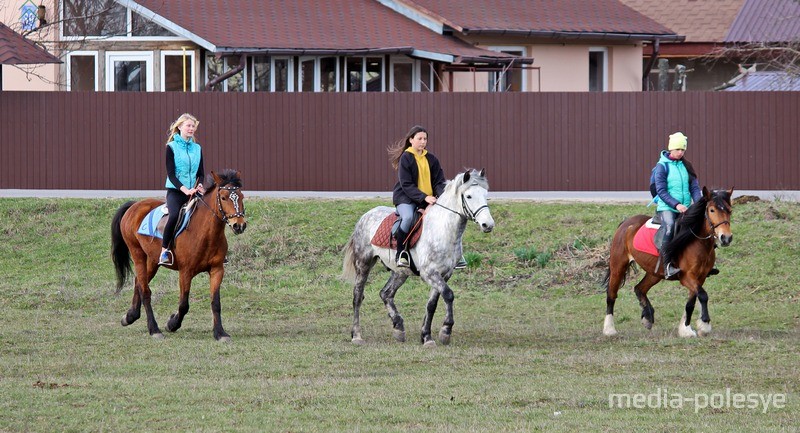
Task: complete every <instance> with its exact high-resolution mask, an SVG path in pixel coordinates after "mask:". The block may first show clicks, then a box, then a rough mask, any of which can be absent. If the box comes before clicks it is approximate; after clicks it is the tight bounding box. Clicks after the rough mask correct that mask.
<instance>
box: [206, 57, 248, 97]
mask: <svg viewBox="0 0 800 433" xmlns="http://www.w3.org/2000/svg"><path fill="white" fill-rule="evenodd" d="M245 64H246V62H245V60H244V59H242V61H241V63H239V66H237V67H235V68H233V69H231V70H229V71H228V72H226V73H224V74H222V75H220V76H218V77H217V78H214V79H212V80H211V81H209V82H208V83H206V90H207V91H210V90H211V89H213V88H214V86H216V85H217V83H221V82H223V81H225V80H227V79H228V78H230V77H232V76H234V75H236V74H238V73H239V72H242V71H243V70H244V67H245Z"/></svg>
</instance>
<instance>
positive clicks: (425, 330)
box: [342, 170, 494, 347]
mask: <svg viewBox="0 0 800 433" xmlns="http://www.w3.org/2000/svg"><path fill="white" fill-rule="evenodd" d="M488 192H489V183H488V181H487V180H486V173H485V170H481V171H480V172H479V171H477V170H468V171H466V172H464V173H459V174H458V175H457V176H456V177H455V178H454V179H453V180H451V181H449V182H448V183H447V185H446V186H445V189H444V192H442V194H441V196H440V197H439V198H438V199H437V201H436V203H435V204H434V205H431V206H428V208H427V210H426V214H425V216H424V218H423V220H422V234H421V235H420V238H419V241H418V242H417V244H416V245H414V246H413V247H411V249H410V250H409V252H410V255H411V260H412V262H413V264H415V265H416V268H417V269H418V271H419V277H420V278H421V279H422V281H424V282H425V283H427V284H428V285H430V286H431V290H430V295H429V297H428V304H427V310H426V314H425V318H424V320H423V323H422V334H421V340H422V343H423V344H424V345H425V346H427V347H435V346H436V342H435V341H434V340H433V339H432V338H431V322H432V320H433V314H434V313H435V312H436V305H437V303H438V302H439V296H441V297H442V298H444V301H445V304H446V308H447V311H446V315H445V318H444V323H443V325H442V328H441V330H440V331H439V341H440V342H441V343H442V344H449V343H450V336H451V334H452V330H453V324H454V323H455V322H454V319H453V299H454V298H455V295H454V294H453V290H452V289H451V288H450V286H448V285H447V281H448V280H449V279H450V276H451V275H452V274H453V269H454V268H455V265H456V262H457V261H458V259H459V258H460V257H461V237H462V235H463V234H464V230H465V229H466V227H467V221H473V222H475V223H476V224H477V225H478V227H480V229H481V231H483V232H484V233H488V232H491V231H492V229H493V228H494V219H492V214H491V212H490V211H489V205H488V203H487V196H488ZM394 212H395V209H394V208H393V207H387V206H378V207H375V208H373V209H371V210H370V211H368V212H367V213H365V214H364V215H363V216H361V218H360V219H359V220H358V222H357V223H356V226H355V230H354V231H353V235H352V236H351V237H350V241H349V242H348V243H347V245H346V246H345V248H344V263H343V265H342V277H343V278H344V279H345V280H348V281H350V282H352V283H354V286H353V328H352V332H351V337H352V342H353V343H354V344H364V340H363V338H362V337H361V323H360V320H359V310H360V308H361V302H362V301H363V300H364V285H365V284H366V282H367V277H368V276H369V273H370V270H371V269H372V267H373V266H374V265H375V263H377V261H378V260H380V261H381V262H382V263H383V265H384V266H385V267H386V268H387V269H389V270H390V271H391V275H390V276H389V280H388V281H387V282H386V284H385V285H384V286H383V289H381V292H380V295H381V299H382V300H383V302H384V304H385V305H386V309H387V310H388V312H389V318H390V319H391V320H392V326H393V335H394V338H395V339H396V340H397V341H400V342H403V341H405V339H406V333H405V327H404V325H403V317H402V316H401V315H400V312H399V311H397V307H396V306H395V304H394V296H395V293H397V290H398V289H399V288H400V286H401V285H403V283H404V282H405V281H406V279H408V277H409V276H410V275H412V273H413V271H412V270H411V269H410V268H400V267H398V266H397V263H396V261H395V251H396V250H395V249H390V248H384V247H378V246H375V245H373V244H372V243H371V240H372V238H373V236H374V235H375V233H376V232H377V230H378V227H379V226H380V225H381V222H382V221H383V220H384V219H385V218H386V217H387V216H389V215H390V214H393V213H394Z"/></svg>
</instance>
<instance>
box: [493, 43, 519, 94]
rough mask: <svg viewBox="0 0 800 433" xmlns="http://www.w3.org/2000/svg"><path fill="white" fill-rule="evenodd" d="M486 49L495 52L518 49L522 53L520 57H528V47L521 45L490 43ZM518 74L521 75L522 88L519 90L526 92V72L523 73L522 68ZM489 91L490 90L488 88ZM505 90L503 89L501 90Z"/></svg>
mask: <svg viewBox="0 0 800 433" xmlns="http://www.w3.org/2000/svg"><path fill="white" fill-rule="evenodd" d="M487 49H489V50H491V51H495V52H503V51H519V52H521V53H522V57H528V49H527V47H525V46H522V45H492V46H489V47H487ZM492 73H493V74H499V72H492ZM519 73H520V75H521V76H522V88H521V89H520V92H527V91H528V74H526V73H525V70H524V69H520V70H519ZM490 91H491V90H490ZM503 92H505V90H503Z"/></svg>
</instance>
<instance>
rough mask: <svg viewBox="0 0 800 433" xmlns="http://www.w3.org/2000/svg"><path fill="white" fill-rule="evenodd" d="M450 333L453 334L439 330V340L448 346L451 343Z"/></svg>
mask: <svg viewBox="0 0 800 433" xmlns="http://www.w3.org/2000/svg"><path fill="white" fill-rule="evenodd" d="M450 335H451V334H445V332H444V331H439V342H440V343H442V344H444V345H445V346H447V345H448V344H450Z"/></svg>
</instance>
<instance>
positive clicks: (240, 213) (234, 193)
mask: <svg viewBox="0 0 800 433" xmlns="http://www.w3.org/2000/svg"><path fill="white" fill-rule="evenodd" d="M223 189H224V190H225V191H230V195H229V197H230V199H231V202H232V203H233V210H234V213H231V214H226V213H225V210H224V209H222V197H221V194H220V190H223ZM240 190H241V188H240V187H238V186H218V187H217V211H218V212H219V215H218V214H217V212H214V211H213V210H212V209H211V206H209V205H208V203H206V201H205V200H203V199H202V198H201V199H200V202H201V203H203V204H204V205H205V206H206V207H207V208H208V210H210V211H211V213H212V214H213V215H214V216H215V217H217V219H218V220H220V221H222V222H223V223H225V224H228V225H230V222H229V220H230V219H231V218H244V216H245V215H244V208H242V209H241V210H239V194H238V191H240ZM220 215H222V216H220Z"/></svg>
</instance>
